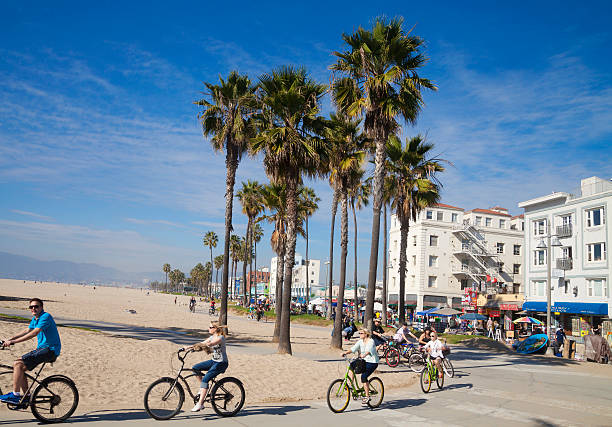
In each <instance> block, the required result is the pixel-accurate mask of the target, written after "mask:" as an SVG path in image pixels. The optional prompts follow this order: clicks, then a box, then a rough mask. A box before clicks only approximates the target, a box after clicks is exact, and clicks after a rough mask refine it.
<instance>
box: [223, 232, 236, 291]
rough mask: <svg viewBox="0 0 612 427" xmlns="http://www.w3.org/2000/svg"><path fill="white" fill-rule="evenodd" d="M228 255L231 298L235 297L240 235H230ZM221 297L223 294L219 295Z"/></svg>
mask: <svg viewBox="0 0 612 427" xmlns="http://www.w3.org/2000/svg"><path fill="white" fill-rule="evenodd" d="M230 255H231V257H232V298H235V296H236V277H237V276H238V261H239V260H240V237H238V236H236V235H235V234H232V235H231V236H230ZM224 262H225V261H224ZM221 293H223V289H221ZM221 298H223V295H221Z"/></svg>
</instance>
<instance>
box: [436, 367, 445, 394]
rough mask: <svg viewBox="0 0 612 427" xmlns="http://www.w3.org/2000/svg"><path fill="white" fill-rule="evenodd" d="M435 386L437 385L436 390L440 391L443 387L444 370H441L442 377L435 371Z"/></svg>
mask: <svg viewBox="0 0 612 427" xmlns="http://www.w3.org/2000/svg"><path fill="white" fill-rule="evenodd" d="M436 384H438V388H439V389H440V390H442V387H444V370H442V376H440V373H439V372H438V370H437V369H436Z"/></svg>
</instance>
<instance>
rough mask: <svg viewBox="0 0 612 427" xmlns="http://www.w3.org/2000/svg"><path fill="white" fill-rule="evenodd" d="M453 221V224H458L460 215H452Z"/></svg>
mask: <svg viewBox="0 0 612 427" xmlns="http://www.w3.org/2000/svg"><path fill="white" fill-rule="evenodd" d="M451 221H452V222H458V221H459V215H458V214H456V213H454V214H451Z"/></svg>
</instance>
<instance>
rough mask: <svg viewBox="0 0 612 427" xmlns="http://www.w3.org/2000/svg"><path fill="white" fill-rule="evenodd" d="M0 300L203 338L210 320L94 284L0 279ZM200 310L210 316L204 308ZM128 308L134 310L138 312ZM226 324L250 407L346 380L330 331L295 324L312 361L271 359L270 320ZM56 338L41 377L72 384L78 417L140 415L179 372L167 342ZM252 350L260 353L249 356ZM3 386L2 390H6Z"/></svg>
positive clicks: (314, 393)
mask: <svg viewBox="0 0 612 427" xmlns="http://www.w3.org/2000/svg"><path fill="white" fill-rule="evenodd" d="M0 296H2V297H0V307H8V308H13V309H24V308H26V307H27V305H28V301H23V300H11V299H12V298H15V299H17V298H31V297H34V296H36V297H38V298H41V299H42V300H43V301H44V304H45V310H46V311H47V312H49V313H50V314H51V315H53V316H55V317H64V318H73V319H86V320H95V321H106V322H117V323H124V324H130V325H137V326H149V327H156V328H179V329H183V330H190V331H192V332H199V333H202V334H203V336H206V335H205V334H206V332H207V329H206V328H207V325H208V323H209V320H210V319H209V317H208V314H203V313H197V314H192V313H190V312H189V310H188V308H187V304H188V301H189V298H188V297H185V296H179V297H178V301H177V302H178V304H176V305H175V304H174V296H173V295H166V294H156V293H154V292H149V294H148V295H147V291H142V290H139V289H130V288H112V287H101V286H96V289H95V290H94V289H93V287H92V286H83V285H74V284H72V285H71V284H57V283H42V284H40V283H36V284H34V283H33V282H31V281H26V282H25V283H24V281H23V280H8V279H0ZM7 297H10V298H7ZM199 309H200V310H201V311H202V312H203V311H208V310H207V306H206V307H204V305H203V303H202V304H201V305H200V307H199ZM127 310H135V311H136V314H132V313H130V312H129V311H127ZM228 323H229V328H230V336H229V337H228V343H235V344H238V343H240V344H241V348H240V349H239V350H234V349H233V348H232V347H229V348H228V357H229V369H228V370H227V371H226V373H225V374H224V375H226V376H227V375H231V376H235V377H237V378H239V379H240V380H241V381H242V382H243V384H244V386H245V390H246V404H247V405H248V404H249V403H258V402H272V401H298V400H312V399H321V398H324V397H325V394H326V392H327V387H328V386H329V384H330V382H331V381H332V380H333V379H335V378H339V377H341V376H343V375H344V372H345V369H346V364H345V363H344V362H342V361H341V360H340V351H339V350H336V349H331V348H330V347H329V343H330V329H329V328H321V327H311V326H307V327H304V326H298V325H295V327H293V328H292V350H293V352H294V353H301V354H304V353H306V354H307V355H308V356H309V357H298V356H289V355H279V354H275V353H276V347H277V345H276V344H274V343H272V342H271V338H272V333H273V328H274V323H273V322H268V323H258V322H254V321H252V320H248V319H246V318H241V317H235V316H232V317H231V318H230V320H229V322H228ZM25 327H27V325H26V324H23V323H21V324H20V323H14V322H9V321H2V320H0V339H4V338H7V337H9V336H12V335H14V334H15V333H16V332H17V331H19V330H21V329H24V328H25ZM60 335H61V339H62V354H61V355H60V357H59V358H58V360H57V361H56V362H55V364H54V366H53V367H51V368H50V369H49V370H48V371H45V373H46V375H50V374H52V373H61V374H64V375H67V376H69V377H70V378H72V379H73V380H74V381H75V383H76V385H77V387H78V389H79V393H80V396H81V400H80V403H79V409H78V411H77V412H79V411H82V410H95V409H141V408H142V407H143V396H144V392H145V390H146V388H147V386H148V385H149V384H150V383H151V382H153V381H154V380H155V379H157V378H159V377H161V376H168V375H171V374H172V372H173V368H174V369H175V368H176V367H177V366H178V361H177V360H176V357H175V356H173V355H174V352H176V350H177V348H178V347H179V346H178V345H176V344H174V343H171V342H169V341H164V340H158V339H151V340H138V339H133V338H124V337H117V336H110V335H108V334H105V333H99V332H91V331H87V330H82V329H76V328H70V327H61V328H60ZM35 345H36V342H35V340H32V341H28V342H25V343H20V344H17V345H15V346H14V347H12V348H11V350H10V351H2V352H0V363H4V364H10V362H11V360H12V359H13V358H14V357H15V356H20V355H21V354H23V353H26V352H27V351H30V350H31V349H32V348H34V347H35ZM345 348H348V347H347V345H345ZM249 349H254V350H255V351H253V352H254V353H258V354H249ZM261 353H267V354H261ZM313 355H314V357H313ZM206 358H207V356H206V354H204V353H193V354H191V355H190V356H189V358H188V359H187V363H186V365H185V366H186V367H190V366H192V365H193V364H195V363H197V362H199V361H201V360H205V359H206ZM312 359H315V360H312ZM379 368H380V369H379V372H377V373H375V374H374V375H376V376H379V377H381V378H382V380H383V382H384V384H385V388H387V389H389V388H394V387H406V386H409V385H411V384H414V383H415V382H416V375H415V374H413V373H410V372H401V373H400V372H397V371H393V370H391V369H390V368H388V367H386V366H385V365H384V364H381V365H379ZM381 371H382V372H381ZM384 371H387V372H386V373H385V372H384ZM0 386H1V387H2V390H3V391H4V388H5V387H6V385H5V384H0ZM191 386H192V389H195V387H197V384H195V382H194V383H192V384H191ZM189 404H190V402H189V401H187V402H186V403H185V406H184V407H183V409H188V408H187V405H189ZM2 411H6V408H5V406H4V405H0V413H1V412H2Z"/></svg>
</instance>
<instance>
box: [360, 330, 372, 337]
mask: <svg viewBox="0 0 612 427" xmlns="http://www.w3.org/2000/svg"><path fill="white" fill-rule="evenodd" d="M359 332H363V333H364V334H366V336H367V337H368V338H370V331H368V330H367V329H360V330H359Z"/></svg>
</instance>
